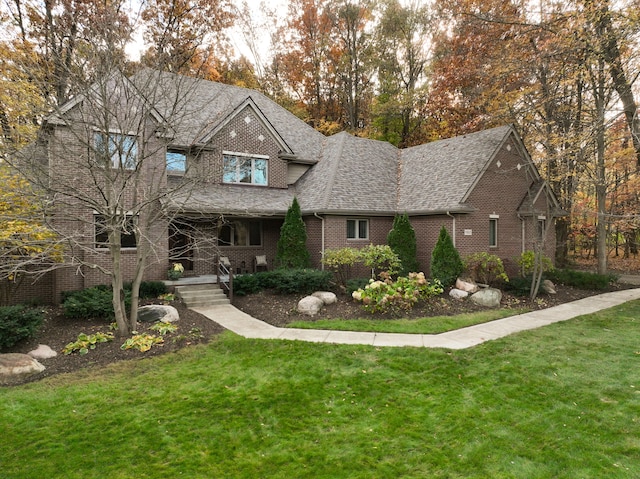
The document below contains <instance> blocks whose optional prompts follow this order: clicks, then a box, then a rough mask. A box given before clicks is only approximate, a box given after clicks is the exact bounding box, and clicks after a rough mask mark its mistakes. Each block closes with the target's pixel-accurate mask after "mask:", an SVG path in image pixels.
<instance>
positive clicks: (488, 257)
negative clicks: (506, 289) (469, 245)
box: [464, 252, 509, 285]
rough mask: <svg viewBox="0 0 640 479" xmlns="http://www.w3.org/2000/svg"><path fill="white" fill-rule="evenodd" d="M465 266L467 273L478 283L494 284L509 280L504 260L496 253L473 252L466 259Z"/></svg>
mask: <svg viewBox="0 0 640 479" xmlns="http://www.w3.org/2000/svg"><path fill="white" fill-rule="evenodd" d="M464 266H465V271H466V273H467V274H468V275H469V276H470V277H471V278H472V279H473V280H474V281H476V282H478V283H485V284H490V285H494V284H496V283H497V282H498V281H504V282H508V281H509V277H508V276H507V274H506V273H505V272H504V264H503V263H502V260H501V259H500V258H499V257H498V256H496V255H495V254H489V253H485V252H480V253H474V254H471V255H469V256H467V257H466V258H465V259H464Z"/></svg>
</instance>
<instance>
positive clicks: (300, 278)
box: [233, 268, 333, 296]
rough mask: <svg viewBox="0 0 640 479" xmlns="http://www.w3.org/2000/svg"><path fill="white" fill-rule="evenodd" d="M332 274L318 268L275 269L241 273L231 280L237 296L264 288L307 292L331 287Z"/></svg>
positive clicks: (277, 290) (285, 292)
mask: <svg viewBox="0 0 640 479" xmlns="http://www.w3.org/2000/svg"><path fill="white" fill-rule="evenodd" d="M332 278H333V274H332V273H331V272H330V271H320V270H318V269H310V268H307V269H276V270H274V271H261V272H259V273H255V274H243V275H242V276H238V277H237V278H235V279H234V280H233V293H234V294H237V295H239V296H244V295H246V294H253V293H257V292H259V291H262V290H264V289H271V290H274V291H275V292H276V293H279V294H307V293H312V292H314V291H326V290H329V289H330V287H331V280H332Z"/></svg>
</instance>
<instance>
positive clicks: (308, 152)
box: [131, 70, 325, 159]
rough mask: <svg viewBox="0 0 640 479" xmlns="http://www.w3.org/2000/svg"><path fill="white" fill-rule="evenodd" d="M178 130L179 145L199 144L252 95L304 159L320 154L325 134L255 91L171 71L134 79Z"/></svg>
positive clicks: (153, 73)
mask: <svg viewBox="0 0 640 479" xmlns="http://www.w3.org/2000/svg"><path fill="white" fill-rule="evenodd" d="M131 80H132V82H133V83H134V84H136V85H137V86H138V88H139V90H140V91H141V92H143V93H144V92H151V93H147V95H153V96H154V98H148V101H149V103H150V104H151V105H153V106H154V107H155V109H156V110H157V111H158V112H159V113H160V114H161V115H162V116H163V117H164V118H165V120H166V121H167V122H168V123H169V124H170V125H171V127H172V128H173V129H174V131H175V138H174V140H173V142H174V143H175V144H176V145H183V146H190V145H192V144H195V143H198V142H199V140H201V139H202V138H204V137H205V136H206V135H207V133H208V132H209V131H211V130H212V129H213V128H215V127H216V126H217V125H219V124H220V123H221V122H222V121H224V120H225V119H226V118H227V117H228V116H229V115H230V114H232V113H233V112H234V111H235V109H236V108H237V107H238V106H239V105H241V104H242V103H243V102H244V101H245V100H246V99H247V98H249V97H251V98H252V99H253V101H254V102H255V104H256V105H257V106H258V108H260V110H261V111H262V113H263V114H264V115H265V117H266V118H267V119H268V120H269V122H270V123H271V124H272V126H273V127H274V128H275V130H276V131H277V132H278V133H279V134H280V136H281V137H282V138H283V139H284V141H285V142H286V143H287V145H288V146H289V147H290V148H291V149H292V150H293V152H294V153H295V154H296V155H298V156H300V157H301V158H303V159H314V158H316V157H318V155H319V154H320V149H321V147H322V142H323V140H324V138H325V137H324V135H322V134H321V133H320V132H318V131H316V130H315V129H313V128H312V127H311V126H309V125H307V124H306V123H305V122H303V121H302V120H300V119H299V118H298V117H296V116H295V115H293V114H292V113H290V112H289V111H288V110H286V109H285V108H282V107H281V106H280V105H278V104H277V103H275V102H273V101H272V100H270V99H269V98H267V97H266V96H265V95H263V94H262V93H260V92H258V91H256V90H250V89H247V88H241V87H237V86H233V85H226V84H222V83H215V82H211V81H207V80H201V79H197V78H190V77H184V76H181V75H175V74H172V73H166V72H158V71H154V70H143V71H142V72H140V73H138V74H137V75H134V76H133V77H132V78H131Z"/></svg>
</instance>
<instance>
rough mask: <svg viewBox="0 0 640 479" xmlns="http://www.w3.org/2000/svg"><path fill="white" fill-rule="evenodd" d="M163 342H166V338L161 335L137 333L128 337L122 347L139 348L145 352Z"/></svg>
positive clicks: (124, 348)
mask: <svg viewBox="0 0 640 479" xmlns="http://www.w3.org/2000/svg"><path fill="white" fill-rule="evenodd" d="M162 343H164V339H163V338H161V337H159V336H155V335H153V334H135V335H133V336H131V337H130V338H129V339H127V340H126V341H125V342H124V344H123V345H122V346H120V349H122V350H127V349H137V350H138V351H140V352H142V353H144V352H145V351H149V350H150V349H151V347H152V346H154V345H156V344H162Z"/></svg>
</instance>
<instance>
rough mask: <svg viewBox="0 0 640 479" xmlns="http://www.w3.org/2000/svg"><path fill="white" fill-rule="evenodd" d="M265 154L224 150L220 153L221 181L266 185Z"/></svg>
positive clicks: (266, 162) (267, 179)
mask: <svg viewBox="0 0 640 479" xmlns="http://www.w3.org/2000/svg"><path fill="white" fill-rule="evenodd" d="M268 159H269V157H267V156H260V155H244V154H241V153H229V152H225V153H224V154H223V155H222V164H223V166H222V168H223V170H222V182H223V183H241V184H249V185H260V186H267V184H268V183H269V178H268V171H267V170H268V164H269V162H268Z"/></svg>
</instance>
